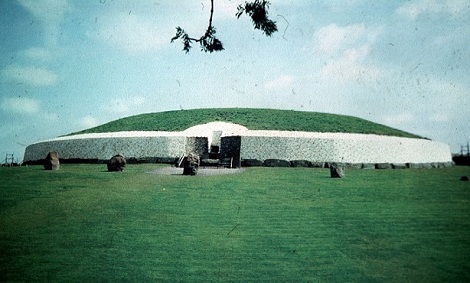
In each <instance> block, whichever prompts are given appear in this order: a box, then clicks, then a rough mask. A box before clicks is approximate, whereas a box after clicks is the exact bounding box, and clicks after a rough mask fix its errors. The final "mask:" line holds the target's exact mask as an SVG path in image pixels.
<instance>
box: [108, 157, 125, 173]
mask: <svg viewBox="0 0 470 283" xmlns="http://www.w3.org/2000/svg"><path fill="white" fill-rule="evenodd" d="M107 166H108V171H109V172H114V171H121V172H122V170H124V167H125V166H126V159H125V158H124V156H122V155H120V154H118V155H115V156H113V157H111V159H110V160H109V161H108V163H107Z"/></svg>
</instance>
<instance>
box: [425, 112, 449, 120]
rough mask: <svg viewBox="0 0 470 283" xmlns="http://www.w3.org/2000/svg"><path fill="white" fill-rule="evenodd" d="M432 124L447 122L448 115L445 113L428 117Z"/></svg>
mask: <svg viewBox="0 0 470 283" xmlns="http://www.w3.org/2000/svg"><path fill="white" fill-rule="evenodd" d="M429 120H430V121H432V122H447V121H449V115H448V114H446V113H435V114H433V115H431V117H429Z"/></svg>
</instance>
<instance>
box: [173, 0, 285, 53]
mask: <svg viewBox="0 0 470 283" xmlns="http://www.w3.org/2000/svg"><path fill="white" fill-rule="evenodd" d="M269 5H270V3H269V1H267V0H255V1H254V2H245V5H244V6H242V5H239V6H238V8H237V9H238V12H237V13H236V16H237V18H240V16H241V15H242V14H243V13H245V14H247V15H249V16H250V17H251V20H252V21H253V25H254V27H255V29H260V30H262V31H263V33H264V34H266V36H271V35H272V34H273V33H274V32H276V31H277V26H276V22H274V21H272V20H270V19H268V9H269ZM213 16H214V0H211V10H210V17H209V26H208V27H207V30H206V32H205V33H204V35H203V36H201V37H200V38H193V37H190V36H189V35H188V34H187V33H186V32H185V31H184V29H182V28H181V27H176V35H175V36H174V37H173V38H172V39H171V42H173V41H175V40H177V39H181V41H182V42H183V51H186V53H188V52H189V50H190V49H191V48H192V46H191V45H192V43H193V42H198V43H199V44H200V45H201V50H202V51H205V52H210V53H212V52H214V51H222V50H224V47H223V45H222V42H221V41H220V40H219V39H218V38H216V37H215V33H216V31H215V27H214V26H212V19H213Z"/></svg>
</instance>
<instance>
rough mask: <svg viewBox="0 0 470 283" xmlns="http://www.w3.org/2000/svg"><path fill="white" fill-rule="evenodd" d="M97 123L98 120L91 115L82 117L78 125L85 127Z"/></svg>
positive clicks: (96, 124)
mask: <svg viewBox="0 0 470 283" xmlns="http://www.w3.org/2000/svg"><path fill="white" fill-rule="evenodd" d="M98 124H99V122H98V120H97V119H96V118H95V117H93V116H91V115H88V116H85V117H83V118H82V119H81V121H80V127H82V128H85V129H88V128H93V127H96V126H98Z"/></svg>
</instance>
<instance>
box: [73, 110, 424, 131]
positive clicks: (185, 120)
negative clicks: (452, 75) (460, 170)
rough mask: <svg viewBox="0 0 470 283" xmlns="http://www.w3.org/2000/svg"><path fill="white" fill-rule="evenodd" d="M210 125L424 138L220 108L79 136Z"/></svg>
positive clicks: (143, 119)
mask: <svg viewBox="0 0 470 283" xmlns="http://www.w3.org/2000/svg"><path fill="white" fill-rule="evenodd" d="M210 122H228V123H234V124H239V125H242V126H245V127H247V128H248V129H250V130H277V131H302V132H323V133H359V134H376V135H386V136H396V137H408V138H421V137H419V136H417V135H414V134H411V133H407V132H404V131H401V130H398V129H394V128H391V127H388V126H385V125H381V124H378V123H374V122H371V121H368V120H364V119H361V118H357V117H353V116H344V115H337V114H328V113H319V112H305V111H293V110H276V109H254V108H217V109H193V110H177V111H166V112H158V113H147V114H140V115H135V116H130V117H126V118H122V119H118V120H115V121H112V122H109V123H106V124H103V125H100V126H97V127H94V128H90V129H87V130H83V131H80V132H76V133H72V134H70V135H75V134H86V133H106V132H120V131H172V132H173V131H183V130H185V129H187V128H190V127H193V126H196V125H199V124H206V123H210Z"/></svg>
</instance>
